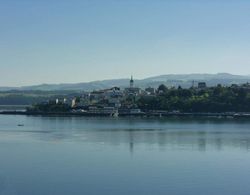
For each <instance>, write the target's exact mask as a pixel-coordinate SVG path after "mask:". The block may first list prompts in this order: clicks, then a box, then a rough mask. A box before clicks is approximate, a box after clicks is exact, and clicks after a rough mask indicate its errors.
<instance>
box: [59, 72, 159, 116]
mask: <svg viewBox="0 0 250 195" xmlns="http://www.w3.org/2000/svg"><path fill="white" fill-rule="evenodd" d="M155 95H156V89H155V88H153V87H148V88H146V89H141V88H139V87H135V86H134V80H133V77H132V76H131V79H130V81H129V87H127V88H124V89H121V88H120V87H112V88H110V89H104V90H98V91H92V92H83V93H82V95H81V96H80V97H74V98H73V99H72V100H70V101H68V100H67V99H64V100H63V103H65V104H70V106H71V108H72V112H88V113H110V114H117V113H119V114H121V113H124V114H137V113H142V112H141V110H140V109H139V108H138V107H137V105H136V104H135V102H136V101H137V100H138V99H139V98H140V97H142V96H144V97H154V96H155ZM59 102H60V100H56V103H59Z"/></svg>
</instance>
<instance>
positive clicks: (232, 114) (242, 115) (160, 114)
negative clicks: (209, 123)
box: [0, 111, 250, 119]
mask: <svg viewBox="0 0 250 195" xmlns="http://www.w3.org/2000/svg"><path fill="white" fill-rule="evenodd" d="M0 115H27V116H82V117H146V118H147V117H156V118H161V117H166V118H167V117H191V118H196V117H216V118H248V119H250V113H236V112H230V113H184V112H183V113H180V112H178V113H177V112H163V111H155V112H141V113H121V114H118V115H116V116H114V115H111V114H109V113H90V112H84V113H79V112H75V113H74V112H29V111H0Z"/></svg>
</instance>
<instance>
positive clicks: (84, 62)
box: [0, 0, 250, 86]
mask: <svg viewBox="0 0 250 195" xmlns="http://www.w3.org/2000/svg"><path fill="white" fill-rule="evenodd" d="M205 72H206V73H217V72H229V73H233V74H250V1H249V0H241V1H240V0H234V1H233V0H231V1H230V0H220V1H219V0H196V1H194V0H169V1H167V0H158V1H157V0H123V1H122V0H100V1H97V0H91V1H90V0H89V1H83V0H71V1H69V0H43V1H41V0H0V86H21V85H31V84H40V83H66V82H84V81H92V80H102V79H110V78H128V77H129V76H130V75H131V74H133V75H134V77H135V78H144V77H148V76H154V75H159V74H171V73H205Z"/></svg>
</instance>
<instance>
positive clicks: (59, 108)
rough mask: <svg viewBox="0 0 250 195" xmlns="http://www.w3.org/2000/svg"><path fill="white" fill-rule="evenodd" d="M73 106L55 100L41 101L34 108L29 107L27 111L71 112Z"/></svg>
mask: <svg viewBox="0 0 250 195" xmlns="http://www.w3.org/2000/svg"><path fill="white" fill-rule="evenodd" d="M70 110H71V107H70V106H69V105H67V104H63V103H58V104H55V103H54V102H51V103H44V104H43V103H40V104H35V105H34V106H33V107H32V108H28V109H27V111H30V112H46V113H47V112H69V111H70Z"/></svg>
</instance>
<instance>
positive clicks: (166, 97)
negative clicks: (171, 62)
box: [137, 84, 250, 112]
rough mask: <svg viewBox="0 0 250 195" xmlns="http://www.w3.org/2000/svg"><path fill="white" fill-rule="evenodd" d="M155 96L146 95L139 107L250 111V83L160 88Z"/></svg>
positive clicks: (138, 103) (150, 108) (206, 110)
mask: <svg viewBox="0 0 250 195" xmlns="http://www.w3.org/2000/svg"><path fill="white" fill-rule="evenodd" d="M157 91H158V93H157V95H155V96H142V97H141V98H140V99H139V100H138V101H137V106H138V107H139V108H141V109H142V110H165V111H180V112H250V85H249V84H244V85H241V86H238V85H232V86H229V87H226V86H221V85H217V86H216V87H209V88H204V89H198V88H193V87H191V88H189V89H183V88H181V87H178V88H167V87H166V86H165V85H160V86H159V87H158V90H157Z"/></svg>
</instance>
